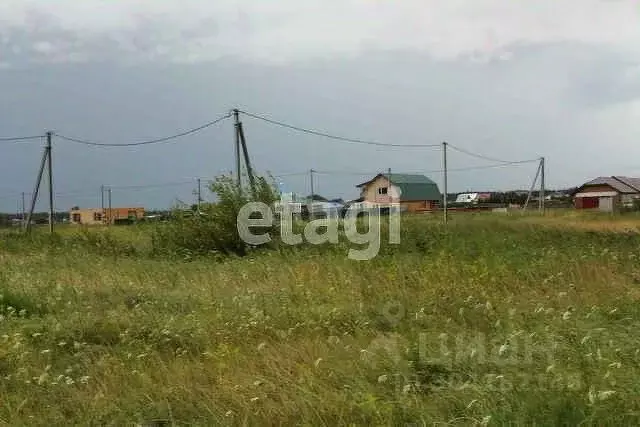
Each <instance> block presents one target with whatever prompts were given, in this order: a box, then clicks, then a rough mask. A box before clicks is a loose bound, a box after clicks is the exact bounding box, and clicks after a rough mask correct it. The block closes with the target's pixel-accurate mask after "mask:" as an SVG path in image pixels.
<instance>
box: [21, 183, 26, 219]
mask: <svg viewBox="0 0 640 427" xmlns="http://www.w3.org/2000/svg"><path fill="white" fill-rule="evenodd" d="M26 216H27V215H26V212H25V204H24V191H23V192H22V218H21V219H22V225H24V220H25V219H26Z"/></svg>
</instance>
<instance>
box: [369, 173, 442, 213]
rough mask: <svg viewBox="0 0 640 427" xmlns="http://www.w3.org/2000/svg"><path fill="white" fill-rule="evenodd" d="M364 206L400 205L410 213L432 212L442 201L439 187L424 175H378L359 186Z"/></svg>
mask: <svg viewBox="0 0 640 427" xmlns="http://www.w3.org/2000/svg"><path fill="white" fill-rule="evenodd" d="M357 187H358V188H360V197H361V200H362V201H361V202H360V203H362V204H363V205H365V206H366V205H370V206H381V207H384V206H389V205H390V204H391V203H400V207H401V208H402V209H403V210H406V211H408V212H418V211H426V210H432V209H434V208H435V207H436V206H438V205H439V204H440V202H441V200H442V194H441V193H440V190H439V189H438V185H437V184H436V183H435V182H433V181H432V180H431V179H429V178H427V177H426V176H424V175H411V174H399V173H392V174H382V173H381V174H378V175H376V176H375V177H373V178H372V179H370V180H369V181H367V182H363V183H362V184H359V185H357Z"/></svg>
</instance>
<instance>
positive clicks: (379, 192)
mask: <svg viewBox="0 0 640 427" xmlns="http://www.w3.org/2000/svg"><path fill="white" fill-rule="evenodd" d="M387 191H388V189H387V187H380V188H378V194H387Z"/></svg>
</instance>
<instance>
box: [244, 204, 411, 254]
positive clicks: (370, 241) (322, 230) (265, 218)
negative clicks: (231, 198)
mask: <svg viewBox="0 0 640 427" xmlns="http://www.w3.org/2000/svg"><path fill="white" fill-rule="evenodd" d="M397 200H399V195H398V197H389V198H388V200H387V201H386V203H384V202H383V203H376V204H373V205H367V204H354V205H351V206H350V207H349V208H348V209H347V210H346V213H345V215H344V218H341V215H340V212H339V211H338V210H337V209H326V210H325V211H324V214H325V216H324V217H323V218H319V219H315V220H312V221H309V222H308V223H307V224H306V226H305V228H304V232H303V234H295V233H294V231H293V217H294V214H299V213H300V206H299V205H297V206H296V205H293V204H290V203H288V202H284V203H281V207H280V209H279V215H277V216H278V220H279V221H280V238H281V239H282V242H283V243H285V244H287V245H299V244H302V243H303V242H304V241H305V240H306V241H307V242H308V243H311V244H312V245H321V244H324V243H333V244H337V243H339V242H340V232H339V229H340V224H342V226H343V229H344V234H345V236H346V237H347V239H348V240H349V241H350V242H351V243H353V244H356V245H367V247H366V248H364V249H354V248H352V249H349V253H348V257H349V259H353V260H358V261H368V260H371V259H373V258H374V257H376V256H377V255H378V253H379V251H380V241H381V231H380V229H381V221H382V220H381V218H382V215H381V210H382V209H383V208H381V205H382V206H384V208H388V210H389V215H388V220H389V243H390V244H395V245H398V244H400V203H399V202H397ZM256 214H260V218H256ZM275 217H276V215H275V214H274V212H273V209H272V207H271V206H269V205H267V204H265V203H261V202H251V203H247V204H246V205H244V206H243V207H242V208H241V209H240V212H239V213H238V218H237V228H238V233H239V234H240V238H241V239H242V240H243V241H244V242H245V243H247V244H249V245H254V246H260V245H264V244H266V243H269V242H270V241H271V235H270V233H269V232H266V233H263V234H254V233H253V232H252V229H253V231H259V229H260V228H262V229H264V228H270V227H273V225H274V220H275ZM361 217H366V221H363V220H362V219H360V218H361ZM359 222H360V223H361V225H362V226H363V227H362V228H366V231H365V232H362V233H360V232H358V223H359ZM364 225H366V227H364Z"/></svg>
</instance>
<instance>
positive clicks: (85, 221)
mask: <svg viewBox="0 0 640 427" xmlns="http://www.w3.org/2000/svg"><path fill="white" fill-rule="evenodd" d="M142 218H144V208H140V207H128V208H111V209H109V208H104V209H102V208H89V209H79V208H73V209H71V211H70V212H69V219H70V222H71V224H82V225H101V224H109V223H111V224H114V223H116V222H117V221H119V220H131V219H132V220H140V219H142Z"/></svg>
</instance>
